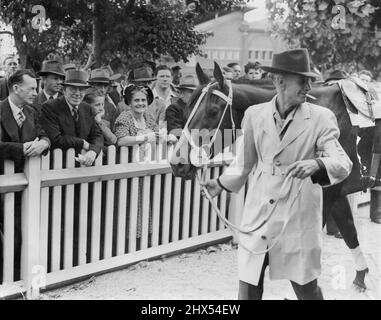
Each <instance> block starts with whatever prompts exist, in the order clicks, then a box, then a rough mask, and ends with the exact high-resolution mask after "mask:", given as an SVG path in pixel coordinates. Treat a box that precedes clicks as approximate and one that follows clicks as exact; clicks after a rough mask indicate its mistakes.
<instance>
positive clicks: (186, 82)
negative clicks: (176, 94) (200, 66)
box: [175, 74, 198, 91]
mask: <svg viewBox="0 0 381 320" xmlns="http://www.w3.org/2000/svg"><path fill="white" fill-rule="evenodd" d="M197 86H198V83H197V80H196V78H195V77H194V76H193V75H191V74H188V75H186V76H184V77H182V78H180V83H179V85H178V86H176V87H175V88H176V89H177V90H183V89H188V90H192V91H194V90H196V88H197Z"/></svg>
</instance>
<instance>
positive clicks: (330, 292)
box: [41, 207, 381, 300]
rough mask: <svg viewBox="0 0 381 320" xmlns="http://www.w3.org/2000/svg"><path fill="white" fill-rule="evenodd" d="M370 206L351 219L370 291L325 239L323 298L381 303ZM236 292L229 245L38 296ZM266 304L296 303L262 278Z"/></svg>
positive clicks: (337, 244) (378, 237) (341, 249)
mask: <svg viewBox="0 0 381 320" xmlns="http://www.w3.org/2000/svg"><path fill="white" fill-rule="evenodd" d="M368 215H369V207H363V208H360V209H359V210H358V212H357V214H356V217H355V220H356V225H357V228H358V232H359V238H360V243H361V245H362V248H363V251H364V252H365V255H366V258H367V261H368V264H369V269H370V273H369V275H368V277H367V279H366V284H367V286H368V288H369V289H368V290H367V291H366V292H365V293H359V292H357V291H356V290H354V288H353V287H352V281H353V279H354V275H355V271H354V265H353V262H352V257H351V255H350V252H349V249H348V248H347V247H346V246H345V243H344V241H343V240H339V239H336V238H334V237H331V236H327V235H324V247H323V260H322V264H323V273H322V275H321V277H320V278H319V285H320V286H321V288H322V290H323V294H324V297H325V299H332V300H336V299H337V300H339V299H340V300H341V299H345V300H368V299H377V300H380V299H381V225H377V224H374V223H371V222H370V221H369V218H368ZM237 292H238V279H237V251H236V248H235V247H234V246H233V245H232V244H231V243H226V244H220V245H217V246H213V247H209V248H207V249H204V250H199V251H196V252H192V253H187V254H182V255H179V256H175V257H170V258H166V259H162V260H157V261H152V262H141V263H139V264H137V265H134V266H132V267H129V268H127V269H125V270H121V271H117V272H112V273H109V274H105V275H102V276H98V277H93V278H91V279H89V280H86V281H83V282H80V283H77V284H75V285H71V286H68V287H64V288H61V289H58V290H54V291H49V292H46V293H44V294H42V296H41V299H45V300H77V299H85V300H88V299H95V300H96V299H113V300H114V299H115V300H119V299H129V300H135V299H141V300H146V299H150V300H167V299H179V300H183V299H184V300H195V299H201V300H208V299H217V300H219V299H221V300H224V299H236V298H237ZM263 298H264V299H265V300H279V299H281V300H283V299H284V298H287V299H292V300H295V299H296V297H295V295H294V293H293V291H292V288H291V285H290V284H289V282H288V281H283V280H282V281H270V280H269V279H268V273H267V274H266V277H265V292H264V297H263Z"/></svg>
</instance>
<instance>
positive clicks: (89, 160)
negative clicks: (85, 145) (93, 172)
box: [82, 150, 97, 167]
mask: <svg viewBox="0 0 381 320" xmlns="http://www.w3.org/2000/svg"><path fill="white" fill-rule="evenodd" d="M96 158H97V154H96V153H95V152H94V151H92V150H90V151H88V152H86V154H85V155H84V159H83V162H82V164H83V165H85V166H86V167H91V166H92V165H93V163H94V161H95V159H96Z"/></svg>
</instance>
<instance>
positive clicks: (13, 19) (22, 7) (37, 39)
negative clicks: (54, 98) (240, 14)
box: [0, 0, 246, 66]
mask: <svg viewBox="0 0 381 320" xmlns="http://www.w3.org/2000/svg"><path fill="white" fill-rule="evenodd" d="M245 2H246V0H212V1H210V0H208V1H206V0H193V1H188V0H87V1H82V0H62V1H50V0H19V1H13V0H0V18H1V19H3V20H4V21H5V22H6V23H10V24H11V25H12V27H13V32H14V39H15V42H16V47H17V49H18V51H19V54H20V57H21V62H22V64H23V65H24V66H26V65H29V66H31V65H32V66H33V65H34V64H35V63H36V62H41V61H42V60H43V59H44V57H46V56H47V55H48V54H49V53H59V54H65V55H67V56H68V57H69V58H71V59H74V58H76V59H77V60H80V61H82V62H83V61H84V59H85V58H86V55H89V54H90V52H91V51H94V50H95V52H94V54H95V56H96V58H97V59H98V60H99V61H97V62H98V64H100V63H105V62H108V61H110V60H111V59H112V58H115V57H118V58H120V59H121V60H123V61H125V62H131V61H135V60H139V59H140V60H141V59H146V58H151V59H156V58H158V57H159V56H161V55H170V56H172V57H173V59H174V60H175V61H179V60H180V59H183V60H185V61H186V60H187V57H189V56H190V55H191V54H198V53H200V51H199V47H200V45H202V44H203V43H204V42H205V40H206V38H207V36H208V34H203V33H200V32H198V31H195V29H194V27H195V23H196V21H197V19H199V18H200V17H202V16H203V15H206V14H208V13H209V12H215V11H218V10H221V9H228V10H230V9H232V8H235V7H237V6H242V5H244V3H245ZM34 5H42V6H44V7H45V9H46V15H47V18H49V19H50V21H51V28H50V29H48V30H46V31H43V32H40V31H39V30H35V29H33V28H32V23H31V22H32V19H33V17H34V15H35V14H33V13H32V7H33V6H34Z"/></svg>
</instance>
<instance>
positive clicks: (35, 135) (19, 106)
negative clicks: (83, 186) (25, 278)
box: [0, 70, 50, 282]
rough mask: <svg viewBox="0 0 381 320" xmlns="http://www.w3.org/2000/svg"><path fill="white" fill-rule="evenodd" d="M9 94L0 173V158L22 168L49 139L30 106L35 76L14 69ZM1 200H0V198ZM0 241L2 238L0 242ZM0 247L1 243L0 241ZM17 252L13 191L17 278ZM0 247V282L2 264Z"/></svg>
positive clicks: (0, 133) (1, 124)
mask: <svg viewBox="0 0 381 320" xmlns="http://www.w3.org/2000/svg"><path fill="white" fill-rule="evenodd" d="M8 89H9V96H8V98H7V99H5V100H4V101H2V102H0V174H3V170H4V168H3V165H4V160H12V161H14V162H15V171H16V172H21V171H22V170H23V165H24V160H25V158H26V157H34V156H40V155H41V154H45V153H46V152H47V151H48V149H49V146H50V140H49V138H48V137H47V135H46V133H45V132H44V130H43V129H42V128H41V126H40V125H39V123H38V116H37V112H36V111H35V109H33V108H32V107H31V106H30V105H31V104H32V103H33V100H34V99H35V97H36V96H37V91H36V90H37V81H36V77H35V75H34V74H33V73H32V72H31V71H28V70H19V71H16V72H15V73H14V74H13V75H12V76H10V77H9V79H8ZM1 202H2V201H1ZM2 208H3V204H2V203H0V233H1V238H2V230H3V228H2V223H3V211H2ZM0 240H1V239H0ZM0 242H2V241H0ZM1 246H2V244H1ZM20 254H21V193H20V192H18V193H16V194H15V278H16V280H17V279H18V278H19V272H20ZM2 260H3V253H2V247H1V249H0V282H1V281H2V270H1V269H2V266H3V261H2Z"/></svg>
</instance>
